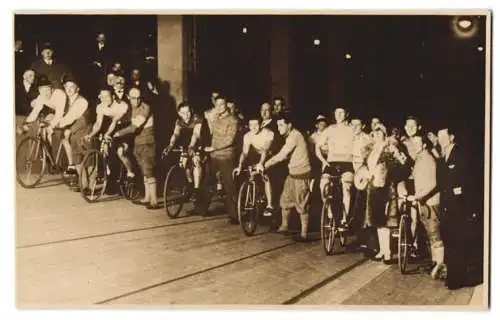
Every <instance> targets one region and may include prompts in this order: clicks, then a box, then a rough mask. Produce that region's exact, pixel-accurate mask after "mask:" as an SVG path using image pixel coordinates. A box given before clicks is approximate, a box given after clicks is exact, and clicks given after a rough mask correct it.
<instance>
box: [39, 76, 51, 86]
mask: <svg viewBox="0 0 500 320" xmlns="http://www.w3.org/2000/svg"><path fill="white" fill-rule="evenodd" d="M51 85H52V82H50V80H49V79H48V78H47V77H46V76H41V77H40V79H38V87H46V86H51Z"/></svg>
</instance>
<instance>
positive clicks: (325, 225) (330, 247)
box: [320, 199, 335, 256]
mask: <svg viewBox="0 0 500 320" xmlns="http://www.w3.org/2000/svg"><path fill="white" fill-rule="evenodd" d="M330 206H331V200H330V199H326V200H325V202H324V203H323V207H322V208H321V230H320V234H321V246H322V247H323V250H324V251H325V254H326V255H327V256H331V255H333V254H334V251H335V250H334V242H335V228H334V219H333V217H332V218H329V217H328V209H329V208H330Z"/></svg>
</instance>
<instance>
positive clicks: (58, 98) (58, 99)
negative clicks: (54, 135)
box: [49, 90, 66, 129]
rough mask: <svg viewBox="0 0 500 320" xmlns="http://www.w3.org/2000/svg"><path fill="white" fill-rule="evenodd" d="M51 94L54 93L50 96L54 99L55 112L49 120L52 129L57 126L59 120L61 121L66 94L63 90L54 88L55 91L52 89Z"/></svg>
mask: <svg viewBox="0 0 500 320" xmlns="http://www.w3.org/2000/svg"><path fill="white" fill-rule="evenodd" d="M52 95H55V96H53V97H51V99H53V100H54V107H55V110H56V113H55V115H54V118H52V121H50V125H49V127H51V128H52V129H54V128H55V127H56V126H57V124H58V123H59V121H61V119H62V118H63V116H64V106H65V104H66V94H65V93H64V92H62V91H61V90H56V91H54V93H53V94H52Z"/></svg>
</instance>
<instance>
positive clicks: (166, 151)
mask: <svg viewBox="0 0 500 320" xmlns="http://www.w3.org/2000/svg"><path fill="white" fill-rule="evenodd" d="M170 151H172V146H168V147H166V148H165V149H163V151H162V152H161V156H162V158H165V157H166V156H168V154H169V153H170Z"/></svg>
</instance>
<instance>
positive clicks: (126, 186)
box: [118, 164, 141, 201]
mask: <svg viewBox="0 0 500 320" xmlns="http://www.w3.org/2000/svg"><path fill="white" fill-rule="evenodd" d="M136 180H137V177H136V178H135V181H129V180H128V178H127V170H126V168H125V166H124V165H123V164H122V165H121V168H120V178H119V180H118V185H119V188H120V194H121V195H122V196H123V197H124V198H125V199H126V200H128V201H134V200H137V199H139V197H140V196H141V192H140V189H139V186H138V185H137V181H136Z"/></svg>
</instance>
